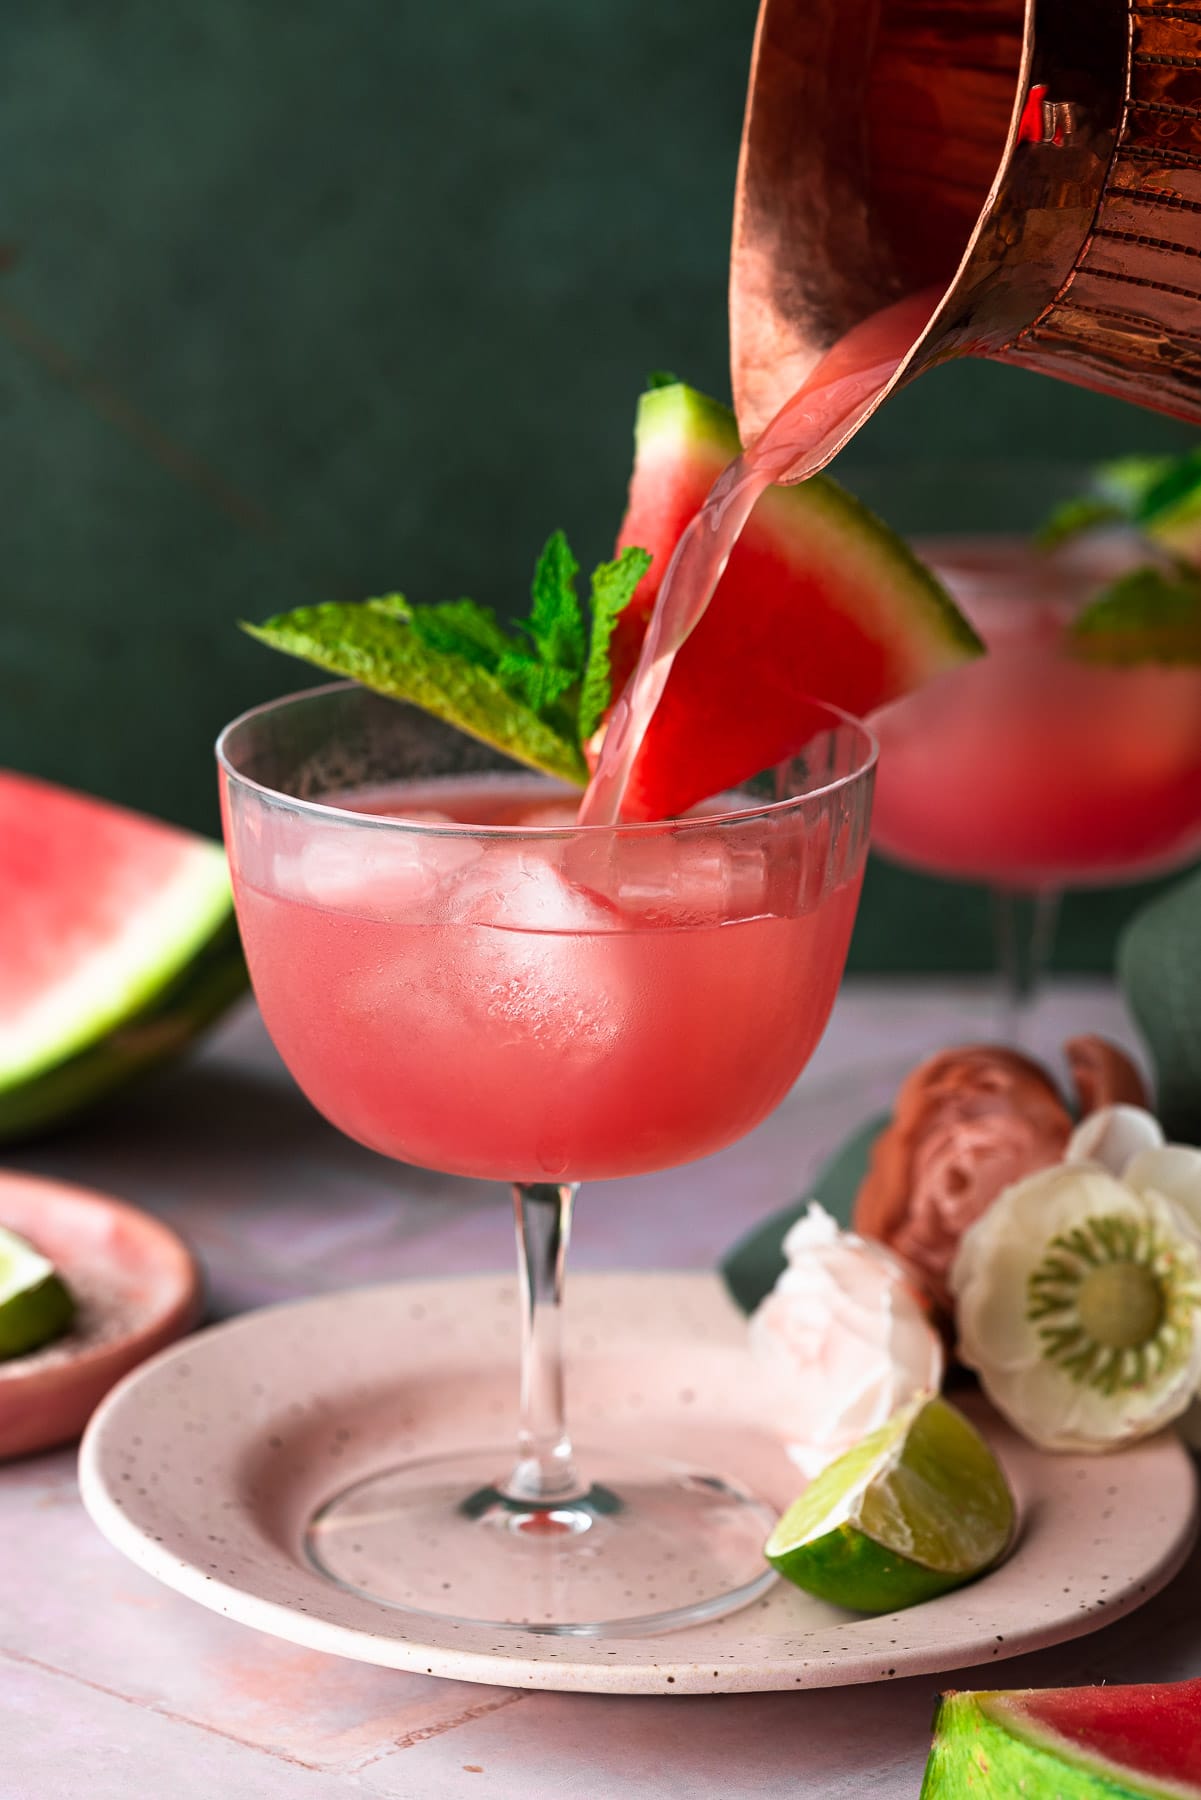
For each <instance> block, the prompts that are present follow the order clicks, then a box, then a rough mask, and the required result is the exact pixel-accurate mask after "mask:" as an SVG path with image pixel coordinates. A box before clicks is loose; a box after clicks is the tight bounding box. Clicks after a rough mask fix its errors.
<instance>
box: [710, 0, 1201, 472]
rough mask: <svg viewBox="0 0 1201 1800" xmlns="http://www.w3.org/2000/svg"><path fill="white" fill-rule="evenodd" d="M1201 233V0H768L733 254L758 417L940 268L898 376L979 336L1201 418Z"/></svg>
mask: <svg viewBox="0 0 1201 1800" xmlns="http://www.w3.org/2000/svg"><path fill="white" fill-rule="evenodd" d="M1199 252H1201V5H1196V6H1184V5H1180V4H1178V3H1175V0H1142V3H1141V4H1131V3H1130V0H1024V3H1023V0H977V3H973V0H841V3H840V0H762V5H761V10H760V17H759V28H758V33H757V37H756V44H755V55H754V62H753V65H752V75H751V88H750V93H749V96H748V103H747V115H746V122H745V126H744V134H743V149H742V158H741V162H740V167H739V181H738V195H737V201H736V208H735V222H734V243H733V251H732V257H731V289H730V317H731V347H732V358H733V380H734V394H735V404H736V406H737V409H738V415H739V420H740V423H741V425H742V428H743V435H744V438H749V437H751V436H753V435H754V434H755V433H756V432H757V431H758V430H759V429H760V428H761V427H762V425H763V424H764V423H765V422H766V420H767V419H768V418H769V417H770V415H771V413H772V412H774V411H775V410H776V408H777V407H778V406H779V405H781V404H782V403H783V401H784V400H785V399H787V397H788V395H789V394H790V393H791V392H792V391H793V389H794V388H795V387H796V386H797V385H798V384H799V382H800V380H801V379H802V378H803V377H804V375H805V374H806V373H807V371H808V370H809V369H810V368H811V367H812V365H813V364H814V362H815V361H816V360H817V358H818V357H819V356H820V355H821V354H822V352H823V351H824V350H825V349H827V348H828V347H829V345H830V344H831V343H832V342H833V341H834V339H835V338H836V337H837V336H838V335H839V334H840V333H841V332H843V331H845V330H846V329H847V328H848V327H849V326H850V325H851V324H853V323H855V322H856V321H857V320H858V319H859V318H862V317H864V316H865V315H866V314H867V313H868V312H870V311H873V310H874V309H875V308H877V307H879V306H882V305H886V304H887V303H888V302H889V301H891V300H893V299H896V298H898V297H899V296H900V295H901V294H904V293H909V292H913V291H915V290H916V289H918V288H920V287H923V286H928V285H936V286H939V287H942V288H943V289H944V297H943V300H942V302H941V305H940V307H939V309H938V311H937V312H936V314H935V316H934V318H933V319H932V321H931V324H930V326H929V327H928V328H927V331H926V333H925V334H924V336H923V338H922V340H921V341H920V342H919V343H918V344H917V345H915V347H914V350H913V352H912V353H911V355H910V357H909V358H907V359H906V362H905V363H904V364H902V366H901V368H900V369H899V370H898V372H897V378H896V382H901V381H904V380H907V379H909V378H910V377H911V376H912V375H913V374H915V373H917V372H918V371H919V370H921V369H923V368H926V367H929V366H930V365H931V364H933V363H936V362H941V361H944V360H946V359H947V358H948V357H950V356H956V355H962V354H976V355H983V356H990V357H993V358H997V359H999V360H1002V361H1005V362H1010V363H1014V364H1017V365H1019V366H1022V367H1028V368H1034V369H1038V370H1040V371H1043V372H1045V373H1047V374H1052V375H1056V376H1059V377H1060V378H1062V379H1065V380H1068V381H1074V382H1077V383H1080V384H1083V385H1085V386H1089V387H1093V388H1097V389H1100V390H1102V391H1105V392H1109V393H1114V394H1118V395H1120V396H1122V397H1124V398H1126V399H1130V400H1134V401H1137V402H1138V403H1140V404H1142V405H1145V406H1150V407H1154V408H1157V409H1158V410H1161V411H1164V412H1169V413H1174V414H1177V415H1178V416H1181V417H1185V418H1189V419H1193V418H1199V419H1201V265H1199V264H1198V253H1199ZM893 385H896V383H894V384H893ZM881 397H883V396H881Z"/></svg>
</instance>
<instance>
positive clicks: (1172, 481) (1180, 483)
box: [1102, 449, 1201, 525]
mask: <svg viewBox="0 0 1201 1800" xmlns="http://www.w3.org/2000/svg"><path fill="white" fill-rule="evenodd" d="M1105 478H1106V477H1105V471H1104V470H1102V479H1103V480H1104V479H1105ZM1108 479H1109V480H1110V481H1111V482H1117V483H1122V482H1124V483H1125V484H1126V489H1127V492H1128V493H1129V496H1130V502H1131V507H1132V516H1133V518H1134V521H1135V523H1136V524H1138V525H1150V524H1153V523H1154V521H1155V520H1156V519H1159V518H1161V517H1162V515H1163V514H1164V513H1167V512H1174V511H1175V509H1176V508H1177V507H1178V506H1179V505H1180V504H1181V503H1182V502H1183V501H1186V500H1191V499H1193V498H1194V497H1195V496H1196V494H1197V491H1198V489H1199V488H1201V449H1199V450H1186V451H1185V453H1184V454H1183V456H1169V457H1159V456H1156V457H1146V458H1141V457H1131V458H1128V459H1127V460H1126V462H1125V463H1119V464H1117V465H1115V466H1111V468H1110V470H1109V476H1108Z"/></svg>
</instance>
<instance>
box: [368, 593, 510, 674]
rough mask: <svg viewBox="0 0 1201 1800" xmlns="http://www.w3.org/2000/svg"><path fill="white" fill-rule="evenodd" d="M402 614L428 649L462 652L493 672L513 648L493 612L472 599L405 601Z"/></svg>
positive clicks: (469, 659) (506, 633) (461, 654)
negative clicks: (413, 603)
mask: <svg viewBox="0 0 1201 1800" xmlns="http://www.w3.org/2000/svg"><path fill="white" fill-rule="evenodd" d="M373 604H376V605H378V602H374V603H373ZM406 617H407V618H408V619H409V620H410V622H411V623H412V625H413V626H414V628H415V629H416V631H417V633H418V635H419V636H420V638H421V640H422V642H423V643H424V644H425V645H427V647H428V648H429V649H431V650H446V651H450V652H451V653H452V654H453V655H455V656H464V657H466V658H467V661H468V662H473V663H477V664H478V665H479V667H480V668H482V669H490V670H492V671H493V672H494V673H495V671H496V668H497V665H498V663H500V662H501V660H502V659H503V658H504V657H505V656H507V655H508V653H509V652H510V651H511V650H512V648H513V639H512V638H511V637H510V636H509V633H508V632H507V631H506V630H505V628H504V626H503V625H502V624H501V623H500V620H499V619H498V618H497V617H496V614H495V613H494V612H492V611H491V610H490V609H489V608H488V607H486V606H480V605H478V604H477V602H476V601H474V600H443V601H440V602H438V603H437V604H436V605H434V606H408V604H407V602H406Z"/></svg>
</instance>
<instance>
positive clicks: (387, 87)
mask: <svg viewBox="0 0 1201 1800" xmlns="http://www.w3.org/2000/svg"><path fill="white" fill-rule="evenodd" d="M752 25H753V6H752V4H751V3H750V0H692V4H690V5H688V6H685V5H683V4H678V3H677V4H671V5H657V6H655V5H647V4H646V0H458V3H457V4H454V5H443V6H432V7H431V6H420V7H418V6H413V5H401V6H399V7H398V6H396V5H385V4H383V0H339V3H338V4H337V5H333V6H331V5H328V4H325V3H323V0H290V3H289V4H287V5H284V4H281V3H280V0H205V3H204V5H203V6H193V7H186V8H185V7H164V6H163V5H162V4H161V0H107V3H106V4H103V5H92V6H86V5H82V4H79V3H78V0H75V3H73V4H68V3H67V0H39V4H37V5H36V6H10V7H7V8H5V9H4V20H3V23H2V24H0V168H2V169H3V171H4V177H3V183H2V184H0V192H2V194H3V213H2V214H0V408H2V412H3V419H2V427H3V430H2V437H0V443H2V446H3V449H2V455H3V468H2V470H0V479H2V492H3V515H2V516H3V537H2V540H0V545H2V553H3V571H4V585H5V600H4V606H3V610H2V613H0V761H2V762H7V763H9V764H13V765H16V766H18V767H21V768H26V769H30V770H34V771H36V772H39V773H42V774H45V775H49V776H53V777H57V778H59V779H61V780H64V781H68V782H72V783H75V784H78V785H79V786H82V787H87V788H91V789H92V790H94V791H96V792H98V793H103V794H108V795H112V796H115V797H119V798H121V799H124V800H126V801H128V802H130V803H132V804H134V805H136V806H141V807H146V808H148V809H151V810H153V811H156V812H159V813H161V814H163V815H165V816H167V817H170V818H174V819H179V820H181V821H185V822H187V823H190V824H193V825H198V826H202V827H206V828H209V829H212V828H214V826H215V807H214V799H213V780H212V772H211V765H210V750H209V745H210V742H211V739H212V737H213V735H214V732H215V730H216V729H217V727H218V726H219V725H220V724H221V723H222V721H223V720H224V719H225V718H227V717H228V716H230V715H231V714H233V713H234V712H236V711H238V710H239V709H240V708H242V707H243V706H245V705H247V704H249V703H251V702H253V701H255V700H257V699H260V698H263V697H265V696H266V695H268V694H271V693H275V692H280V691H283V690H285V689H286V688H288V687H289V686H296V685H300V684H301V683H302V682H303V680H304V679H305V678H304V676H303V674H301V673H300V672H299V671H298V670H297V669H296V668H295V666H291V665H288V664H286V663H284V662H282V661H281V660H279V659H278V658H275V657H273V656H272V655H271V653H269V652H268V651H266V650H263V649H260V648H258V647H256V646H254V645H253V644H251V643H250V642H249V641H247V640H246V639H244V638H242V637H241V636H239V634H238V633H237V632H236V630H235V629H234V621H235V620H236V619H238V618H239V617H249V618H256V617H262V616H264V615H266V614H268V613H270V612H272V611H275V610H277V609H279V608H280V607H283V606H286V605H289V604H292V603H298V602H301V601H303V600H306V599H309V598H312V597H314V596H325V597H334V596H342V597H348V598H350V597H358V596H362V595H364V594H367V593H369V592H372V591H378V590H380V589H384V588H392V587H403V588H404V589H406V590H407V591H408V592H409V593H410V594H411V595H412V596H413V597H414V598H418V599H435V598H439V597H445V596H448V595H453V594H459V593H471V594H474V595H476V596H477V597H479V598H481V599H483V600H487V601H490V602H492V603H494V604H496V605H499V606H509V607H512V606H519V605H521V604H522V602H523V587H524V584H525V581H526V579H527V577H528V572H529V567H530V563H531V560H532V557H533V554H534V552H535V550H536V548H537V546H538V545H539V544H540V543H541V541H542V539H543V538H544V537H545V535H546V533H547V531H548V529H549V528H550V527H552V526H555V525H563V526H564V527H565V528H566V529H567V531H568V532H569V534H570V536H571V538H572V540H573V542H574V543H575V545H576V547H577V549H578V550H579V552H580V553H581V556H582V559H583V560H587V559H590V558H591V559H595V558H598V557H600V556H601V555H604V554H606V553H607V551H608V549H609V546H610V543H611V539H612V535H613V531H614V528H615V525H616V522H617V519H618V517H619V515H620V510H621V505H622V496H623V486H624V482H625V478H626V474H627V470H628V462H629V434H630V425H631V419H632V409H633V403H634V397H635V395H636V392H637V390H638V388H639V387H640V385H641V381H642V377H643V374H644V372H645V371H646V370H647V369H650V368H654V367H659V366H664V365H666V366H668V367H671V368H674V369H676V370H677V371H679V372H680V373H681V374H683V375H685V376H686V377H687V378H688V379H690V380H692V381H694V382H695V383H696V384H697V385H700V386H704V387H707V388H709V389H710V390H712V391H715V392H717V393H720V394H723V395H724V394H725V393H726V392H727V390H728V381H727V373H726V322H725V277H726V254H727V243H728V231H729V212H730V200H731V191H732V184H733V175H734V162H735V152H736V146H737V141H738V130H739V122H740V115H741V108H742V99H743V89H744V83H745V79H746V66H747V59H748V55H749V50H750V42H751V31H752ZM1189 436H1190V434H1189V433H1187V432H1186V431H1185V430H1184V429H1183V428H1182V427H1179V426H1175V425H1172V424H1170V423H1168V422H1165V421H1163V420H1159V419H1156V418H1154V417H1152V416H1150V415H1141V414H1139V413H1137V412H1134V411H1132V410H1130V409H1128V408H1124V407H1122V406H1121V405H1119V404H1117V403H1115V402H1107V401H1103V400H1100V399H1097V398H1096V397H1094V396H1092V395H1088V394H1084V393H1081V392H1078V391H1075V390H1073V389H1070V388H1068V387H1065V386H1063V385H1061V384H1058V383H1052V382H1047V381H1044V380H1040V379H1038V378H1034V377H1029V376H1023V375H1019V374H1015V373H1012V372H1011V371H1008V370H1003V369H999V368H993V367H989V366H986V365H977V366H969V365H966V364H965V365H962V366H960V367H957V368H953V369H950V370H947V371H944V372H942V373H940V374H938V375H936V376H931V377H928V378H927V379H926V380H925V381H923V382H921V383H919V384H918V385H917V386H916V388H914V389H913V390H911V391H910V392H909V393H907V394H905V395H903V396H901V398H900V399H898V400H897V401H896V402H895V403H894V404H892V405H890V406H889V407H888V408H887V409H886V411H885V413H884V416H883V417H882V418H880V419H879V420H878V421H877V422H875V423H873V424H872V425H871V426H869V427H868V429H867V430H865V431H864V433H863V434H862V437H861V439H860V440H859V441H858V442H857V443H856V445H855V446H854V447H853V448H852V449H851V450H850V451H849V452H848V453H847V454H846V456H845V457H844V458H843V460H842V462H841V465H840V468H839V473H840V475H841V476H842V477H843V478H844V479H845V480H846V481H847V482H848V483H849V484H850V485H851V486H853V487H855V488H856V489H858V491H859V492H860V493H861V494H863V495H864V496H865V497H866V498H867V499H868V500H869V501H870V502H871V503H872V504H873V505H875V506H876V507H877V508H878V509H879V510H880V511H881V512H883V513H884V514H885V516H886V517H887V518H889V519H890V520H891V521H892V522H893V523H894V524H895V525H897V526H899V527H900V528H902V529H904V530H931V529H939V530H945V529H950V528H954V529H965V528H975V527H997V526H1024V525H1026V524H1028V523H1029V522H1031V521H1032V520H1034V519H1035V518H1037V517H1038V515H1039V514H1040V513H1041V512H1042V511H1043V510H1044V508H1045V507H1046V505H1047V504H1048V502H1049V501H1050V500H1051V499H1053V498H1054V497H1055V496H1057V495H1059V494H1062V493H1064V492H1065V491H1067V490H1069V489H1070V487H1071V486H1072V484H1073V481H1074V479H1075V476H1076V472H1077V470H1078V469H1079V468H1080V467H1081V466H1082V465H1084V464H1085V463H1086V462H1087V461H1088V460H1090V459H1092V458H1094V457H1096V456H1099V455H1102V454H1106V453H1112V452H1116V451H1125V450H1131V449H1135V448H1139V447H1150V446H1175V445H1180V444H1183V443H1185V442H1187V441H1189ZM1131 903H1132V896H1131V895H1130V894H1126V895H1123V896H1117V897H1111V898H1098V899H1094V900H1091V901H1089V902H1087V903H1081V904H1077V905H1075V906H1073V907H1072V908H1071V909H1070V911H1069V915H1068V919H1067V921H1066V925H1065V929H1064V931H1063V932H1062V934H1061V959H1062V960H1063V961H1064V962H1065V963H1069V964H1072V965H1075V966H1089V965H1092V966H1101V965H1103V964H1104V963H1105V962H1106V961H1107V959H1108V955H1109V940H1110V936H1111V932H1112V927H1113V924H1114V921H1115V920H1116V919H1117V918H1119V917H1120V916H1122V915H1124V914H1125V913H1126V912H1127V911H1128V910H1129V908H1130V905H1131ZM986 956H987V933H986V925H985V908H984V905H983V900H982V897H981V896H980V895H978V894H976V893H974V892H973V891H971V890H964V889H955V888H950V887H945V886H936V885H933V884H927V883H917V882H914V881H912V880H910V879H908V878H903V877H901V876H899V875H897V874H896V873H895V872H892V871H886V870H884V869H882V868H878V869H877V870H875V872H874V873H873V876H872V878H871V881H870V883H869V891H868V895H867V899H866V903H865V909H864V915H863V919H862V922H861V926H860V931H859V935H858V938H857V945H856V957H857V960H858V963H859V965H860V966H906V967H914V966H919V967H920V966H943V967H970V966H973V965H980V964H982V963H983V962H984V960H985V959H986Z"/></svg>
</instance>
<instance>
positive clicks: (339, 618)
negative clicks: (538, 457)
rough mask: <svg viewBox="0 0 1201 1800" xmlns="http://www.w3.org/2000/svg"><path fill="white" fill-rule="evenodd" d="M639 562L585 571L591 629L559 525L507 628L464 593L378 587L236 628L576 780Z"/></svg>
mask: <svg viewBox="0 0 1201 1800" xmlns="http://www.w3.org/2000/svg"><path fill="white" fill-rule="evenodd" d="M649 564H650V557H649V556H648V555H647V553H646V551H645V550H637V549H628V550H626V551H624V552H623V553H622V555H621V556H619V557H618V558H617V560H616V561H615V562H611V563H602V564H601V565H600V567H599V568H598V569H596V570H595V572H594V573H593V576H592V611H593V619H592V629H591V635H589V632H588V629H587V626H586V623H585V614H584V609H583V607H582V606H581V604H580V599H579V596H578V594H577V593H576V576H577V575H578V573H579V564H578V563H577V562H576V560H575V557H574V556H573V555H572V553H571V548H570V546H569V545H568V542H567V539H566V537H565V536H564V534H563V533H562V532H561V531H556V532H553V533H552V535H551V536H550V537H549V538H548V539H547V541H546V544H545V546H544V547H543V550H542V554H541V556H540V557H539V558H538V563H537V567H536V568H535V570H534V579H533V584H532V587H531V592H530V614H529V617H528V618H526V619H522V620H520V621H519V622H518V623H516V624H515V625H512V626H508V625H506V624H505V623H504V622H503V621H501V620H500V619H498V618H497V617H496V615H495V614H494V613H493V612H491V611H490V610H489V608H488V607H486V606H480V605H478V604H477V603H476V601H474V600H445V601H441V602H439V603H438V604H437V605H432V606H417V605H413V604H411V603H410V602H409V601H408V600H406V598H405V597H404V595H403V594H384V595H381V596H379V597H378V598H376V599H374V600H364V601H361V602H357V603H337V602H331V603H330V604H328V605H325V606H305V607H300V608H298V609H297V610H296V611H294V612H287V613H280V614H278V616H277V617H275V618H273V619H268V620H267V621H266V623H265V624H263V625H247V626H246V627H245V629H246V630H247V631H248V632H249V633H250V635H251V636H252V637H256V638H258V639H259V641H260V642H261V643H264V644H269V645H271V646H272V648H273V649H276V650H283V651H286V652H287V653H288V654H290V655H292V656H299V657H302V658H303V659H304V660H305V661H306V662H311V663H315V664H316V666H317V667H318V668H319V669H326V670H328V671H329V672H330V673H331V674H335V675H345V676H349V677H350V679H351V680H352V681H358V682H361V683H362V684H363V686H364V687H369V688H372V689H374V690H375V692H376V693H380V694H388V695H390V696H392V697H393V698H394V699H399V700H408V701H411V702H412V703H413V704H414V705H416V706H421V707H424V708H425V710H426V711H427V712H432V713H434V714H436V715H437V716H438V717H439V718H442V719H446V720H447V721H448V722H449V723H450V724H452V725H455V726H457V727H458V728H459V729H460V730H461V731H467V732H470V733H471V734H472V735H473V736H474V737H478V738H482V739H483V740H484V742H485V743H489V744H494V745H496V747H497V748H498V749H500V750H503V751H505V752H506V753H507V754H508V755H510V756H513V757H515V758H516V759H517V760H518V761H520V762H525V763H529V764H531V765H532V766H533V767H534V768H536V769H543V770H545V771H546V772H547V773H548V774H550V775H557V776H559V777H561V778H562V779H563V780H566V781H572V782H577V783H580V784H582V783H584V782H585V781H586V780H587V776H588V771H587V766H586V764H585V761H584V757H583V755H582V753H581V750H580V741H581V737H580V733H581V725H582V724H583V723H586V724H587V733H586V735H589V736H590V735H591V733H592V732H593V731H595V729H596V726H597V725H598V724H599V723H600V720H601V718H602V717H603V715H604V713H605V711H606V710H607V708H608V705H609V700H610V697H611V696H610V688H611V686H612V681H611V675H610V663H609V643H610V639H611V638H612V635H613V628H614V626H615V624H616V622H617V617H618V614H619V613H620V612H621V610H622V608H623V607H624V606H625V605H626V604H627V602H628V601H629V599H630V597H631V595H632V594H633V592H634V589H635V588H636V587H637V585H638V582H639V580H640V579H641V577H642V575H643V574H644V573H645V571H646V569H647V568H648V566H649Z"/></svg>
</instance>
